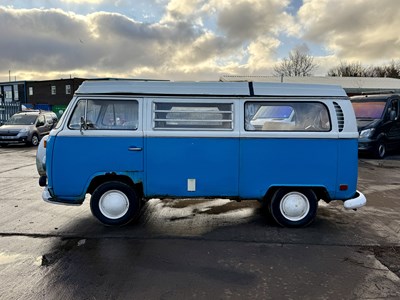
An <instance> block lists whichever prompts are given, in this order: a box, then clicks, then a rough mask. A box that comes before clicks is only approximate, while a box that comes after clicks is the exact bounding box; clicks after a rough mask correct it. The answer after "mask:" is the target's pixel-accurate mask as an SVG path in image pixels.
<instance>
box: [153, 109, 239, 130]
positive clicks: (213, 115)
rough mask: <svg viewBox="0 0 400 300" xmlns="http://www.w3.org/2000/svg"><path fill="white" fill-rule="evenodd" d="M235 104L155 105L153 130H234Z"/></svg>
mask: <svg viewBox="0 0 400 300" xmlns="http://www.w3.org/2000/svg"><path fill="white" fill-rule="evenodd" d="M232 109H233V103H188V102H186V103H172V102H171V103H166V102H155V103H153V128H154V129H169V130H232V129H233V111H232Z"/></svg>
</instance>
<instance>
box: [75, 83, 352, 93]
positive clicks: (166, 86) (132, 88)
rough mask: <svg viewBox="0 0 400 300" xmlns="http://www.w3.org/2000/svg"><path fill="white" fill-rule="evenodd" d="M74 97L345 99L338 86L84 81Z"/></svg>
mask: <svg viewBox="0 0 400 300" xmlns="http://www.w3.org/2000/svg"><path fill="white" fill-rule="evenodd" d="M76 94H135V95H138V94H140V95H141V94H148V95H204V96H214V95H215V96H311V97H318V96H331V97H345V96H346V93H345V91H344V90H343V89H342V88H341V87H340V86H335V85H318V84H292V83H266V82H173V81H135V80H104V81H102V80H96V81H90V80H89V81H85V82H83V83H82V85H81V86H80V87H79V88H78V89H77V90H76Z"/></svg>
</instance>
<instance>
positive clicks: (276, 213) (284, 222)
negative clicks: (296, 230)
mask: <svg viewBox="0 0 400 300" xmlns="http://www.w3.org/2000/svg"><path fill="white" fill-rule="evenodd" d="M269 207H270V212H271V215H272V217H273V218H274V220H275V221H276V222H277V223H278V224H279V225H281V226H283V227H304V226H307V225H309V224H310V223H311V222H312V221H314V219H315V216H316V215H317V208H318V201H317V197H316V195H315V193H314V192H313V191H312V190H311V189H300V188H281V189H279V190H278V191H276V192H275V194H274V196H273V197H272V199H271V201H270V203H269Z"/></svg>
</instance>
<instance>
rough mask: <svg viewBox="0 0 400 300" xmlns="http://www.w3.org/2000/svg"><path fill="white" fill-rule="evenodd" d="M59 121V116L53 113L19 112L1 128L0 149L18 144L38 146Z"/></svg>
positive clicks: (37, 111) (39, 111)
mask: <svg viewBox="0 0 400 300" xmlns="http://www.w3.org/2000/svg"><path fill="white" fill-rule="evenodd" d="M57 121H58V119H57V115H56V114H55V113H54V112H51V111H41V110H32V111H23V112H18V113H16V114H14V115H13V116H12V117H11V118H10V119H9V120H8V121H7V122H6V123H5V124H4V125H2V126H0V147H5V146H7V145H9V144H16V143H25V144H27V145H33V146H37V145H38V144H39V141H40V139H41V138H42V137H43V136H45V135H46V134H49V132H50V130H51V129H52V128H53V127H54V126H55V125H56V123H57Z"/></svg>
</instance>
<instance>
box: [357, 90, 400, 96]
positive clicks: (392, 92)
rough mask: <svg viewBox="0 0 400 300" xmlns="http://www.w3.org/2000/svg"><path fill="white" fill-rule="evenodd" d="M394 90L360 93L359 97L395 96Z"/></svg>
mask: <svg viewBox="0 0 400 300" xmlns="http://www.w3.org/2000/svg"><path fill="white" fill-rule="evenodd" d="M395 93H396V91H395V90H378V91H370V92H362V93H361V95H379V94H395Z"/></svg>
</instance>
